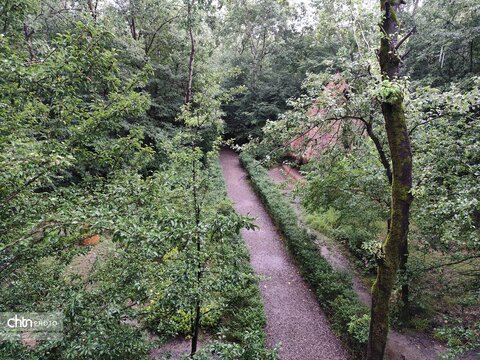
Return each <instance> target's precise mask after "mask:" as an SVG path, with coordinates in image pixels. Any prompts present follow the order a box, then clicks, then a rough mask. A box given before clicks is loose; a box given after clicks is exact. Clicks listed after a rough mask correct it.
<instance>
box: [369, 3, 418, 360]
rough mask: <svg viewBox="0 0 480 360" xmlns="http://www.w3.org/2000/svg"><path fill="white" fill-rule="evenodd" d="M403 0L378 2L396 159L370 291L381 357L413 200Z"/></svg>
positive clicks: (372, 345)
mask: <svg viewBox="0 0 480 360" xmlns="http://www.w3.org/2000/svg"><path fill="white" fill-rule="evenodd" d="M401 4H403V0H400V1H394V0H387V1H385V0H380V7H381V11H382V22H381V32H382V38H381V44H380V50H379V52H378V59H379V63H380V68H381V72H382V79H383V82H382V89H381V99H382V104H381V106H382V113H383V117H384V120H385V130H386V133H387V139H388V146H389V148H390V154H391V159H392V170H393V171H392V185H391V189H392V190H391V205H390V228H389V231H388V234H387V237H386V239H385V241H384V243H383V245H382V254H381V256H379V258H378V271H377V279H376V281H375V283H374V285H373V290H372V308H371V321H370V333H369V338H368V347H367V359H369V360H376V359H379V360H380V359H383V355H384V352H385V345H386V342H387V335H388V315H389V314H388V313H389V302H390V296H391V294H392V290H393V287H394V285H395V280H396V277H397V276H396V275H397V272H398V270H399V269H400V266H401V264H402V262H403V259H404V257H405V256H406V254H407V234H408V225H409V215H410V204H411V202H412V195H411V189H412V152H411V147H410V139H409V133H408V130H407V124H406V119H405V114H404V104H403V103H404V100H403V92H402V89H401V87H400V86H399V84H398V82H397V80H398V75H399V72H400V64H401V58H400V56H399V54H398V47H399V45H401V43H402V40H399V38H398V33H399V23H398V19H397V15H396V14H397V9H398V7H399V6H400V5H401Z"/></svg>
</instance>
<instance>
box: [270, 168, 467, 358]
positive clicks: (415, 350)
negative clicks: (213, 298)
mask: <svg viewBox="0 0 480 360" xmlns="http://www.w3.org/2000/svg"><path fill="white" fill-rule="evenodd" d="M268 173H269V176H270V179H271V180H272V181H273V182H276V183H279V184H283V187H284V189H285V190H284V194H285V195H286V196H289V193H290V191H291V190H292V189H293V188H294V185H295V183H296V182H298V181H304V179H303V177H302V175H301V174H300V173H299V172H298V171H297V170H296V169H293V168H290V167H289V166H286V165H282V166H278V167H275V168H272V169H270V170H269V172H268ZM290 200H291V197H290ZM292 202H293V206H294V208H295V211H296V213H297V215H298V217H299V219H300V222H301V223H302V225H303V226H306V224H305V221H304V220H303V214H302V211H301V208H300V204H299V202H298V200H292ZM307 230H308V231H309V232H311V233H313V234H314V235H315V236H316V238H317V240H318V241H317V245H318V248H319V250H320V253H321V254H322V256H323V257H324V258H325V259H326V260H327V261H328V262H329V263H330V265H332V267H334V268H336V269H341V270H345V271H349V272H350V273H351V274H352V275H353V290H355V292H356V293H357V294H358V297H359V298H360V300H361V301H362V302H363V303H364V304H366V305H368V306H370V304H371V302H372V298H371V295H370V292H369V290H368V288H367V287H366V286H365V284H363V283H362V282H361V281H360V279H359V277H358V276H357V275H356V274H355V270H354V269H353V267H352V266H351V264H350V261H349V260H348V258H347V257H346V256H345V255H344V254H343V253H342V251H341V250H340V249H339V248H338V247H337V246H335V245H334V244H332V243H331V241H326V240H323V241H322V239H324V235H322V234H320V233H318V232H317V231H315V230H313V229H310V228H309V227H307ZM446 350H447V349H446V347H445V346H444V345H443V344H440V343H439V342H437V341H435V340H434V339H432V338H431V337H430V336H428V335H427V334H422V333H411V334H404V333H399V332H397V331H395V330H390V332H389V334H388V342H387V348H386V349H385V357H386V358H387V359H389V360H406V359H408V360H437V359H439V358H440V354H441V353H443V352H445V351H446ZM460 359H462V360H469V359H470V357H468V356H462V357H460V358H459V360H460ZM472 359H474V358H472Z"/></svg>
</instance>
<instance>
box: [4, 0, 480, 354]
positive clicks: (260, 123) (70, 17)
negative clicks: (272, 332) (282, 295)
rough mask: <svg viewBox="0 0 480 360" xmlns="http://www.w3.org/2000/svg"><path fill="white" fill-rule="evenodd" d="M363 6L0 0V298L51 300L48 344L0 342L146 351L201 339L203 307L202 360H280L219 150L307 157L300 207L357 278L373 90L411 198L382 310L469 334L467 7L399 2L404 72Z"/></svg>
mask: <svg viewBox="0 0 480 360" xmlns="http://www.w3.org/2000/svg"><path fill="white" fill-rule="evenodd" d="M374 3H375V4H374ZM377 3H378V2H370V1H363V0H350V1H347V2H341V3H340V2H338V1H332V0H322V1H320V0H315V1H311V2H301V1H283V0H279V1H274V0H225V1H205V0H85V1H73V0H5V1H0V285H1V291H0V312H1V311H61V312H63V313H64V314H65V328H64V339H63V340H62V341H60V342H43V341H40V342H37V343H35V344H33V345H29V346H27V345H28V344H27V343H28V341H24V343H25V344H24V343H22V342H2V343H1V344H0V357H1V358H22V359H23V358H25V359H83V358H85V359H92V358H98V359H130V358H138V359H141V358H148V357H149V356H150V355H149V354H150V352H151V351H154V352H155V351H161V349H162V346H163V345H164V343H165V342H168V340H170V339H171V338H173V337H175V336H177V335H178V336H183V337H184V338H187V341H190V339H191V337H195V328H196V326H195V319H196V316H197V314H198V315H199V319H198V323H199V326H200V328H201V332H202V334H204V335H205V338H206V339H207V341H206V342H204V344H203V346H202V349H201V350H200V351H199V352H198V353H197V355H195V356H197V357H198V358H199V359H203V358H211V357H212V356H221V357H222V358H226V359H230V358H231V359H238V358H243V359H257V358H258V359H262V358H274V357H275V354H274V352H270V351H267V350H266V349H265V338H266V336H265V333H264V325H265V315H264V313H263V309H262V303H261V298H260V295H259V292H258V289H257V287H256V285H257V281H256V278H255V277H254V275H252V270H251V268H250V266H249V264H248V254H247V251H246V248H245V246H244V244H243V242H242V241H241V238H240V237H239V232H240V229H241V228H251V227H252V224H251V219H248V218H244V217H241V216H238V215H237V214H236V213H235V212H234V210H233V207H232V204H230V202H229V201H228V200H227V199H226V193H225V188H224V184H223V180H222V177H221V174H220V169H219V166H218V162H217V156H218V148H219V146H220V145H221V144H222V141H223V139H232V142H235V143H236V144H245V143H248V144H247V145H246V146H245V148H244V149H246V150H247V151H248V154H255V158H256V159H257V160H260V159H262V160H267V162H269V163H272V162H273V161H283V160H285V159H288V160H292V159H293V160H295V159H297V160H298V159H301V161H300V162H301V164H299V165H300V166H303V167H302V168H301V170H302V171H303V174H304V175H305V178H306V182H305V185H304V186H302V187H301V189H300V191H299V192H298V195H299V196H300V197H301V203H302V205H303V207H304V209H305V211H306V219H307V220H308V223H309V225H310V226H312V227H313V228H315V229H317V230H319V231H321V232H323V233H325V234H327V235H328V236H329V237H331V238H332V239H334V240H337V241H339V242H341V243H342V244H344V245H345V248H346V249H348V250H350V252H351V254H352V258H356V259H357V260H359V261H357V270H359V271H360V272H361V273H362V274H363V275H366V277H369V276H371V275H373V274H374V273H375V270H376V265H377V262H376V261H377V260H379V259H382V256H383V255H382V253H381V243H382V240H383V239H384V238H385V236H386V235H387V234H388V228H389V224H388V223H387V220H388V217H389V206H390V201H391V199H390V197H391V194H390V182H391V177H392V176H391V175H392V174H391V173H392V171H391V168H392V165H391V164H392V161H391V160H392V159H391V155H390V152H389V147H388V142H387V136H386V133H385V129H384V118H383V116H382V103H384V104H385V103H386V104H388V103H392V102H394V101H395V100H398V99H400V98H402V99H403V101H404V105H405V115H406V119H407V126H408V129H409V131H410V133H409V135H410V139H411V143H412V149H413V159H414V165H413V174H414V178H413V183H414V187H413V191H412V195H413V197H414V202H413V205H412V209H411V210H412V211H411V217H410V225H411V226H410V233H409V252H410V256H409V261H408V265H407V267H406V268H405V269H402V271H401V273H400V274H399V276H398V281H397V283H398V284H397V288H396V290H395V291H394V294H393V296H392V305H393V311H392V312H393V314H392V315H393V323H394V325H395V326H402V327H407V328H414V329H417V330H420V331H425V332H428V333H430V334H433V335H434V336H435V337H436V338H438V339H440V340H442V341H444V342H445V343H448V344H449V346H450V347H451V348H452V352H451V353H450V354H448V355H446V356H454V355H455V354H457V353H461V352H465V351H468V350H470V349H475V348H478V347H479V344H478V339H479V338H480V336H479V322H478V318H477V317H476V315H478V311H479V308H478V304H479V303H480V298H479V294H480V292H479V291H480V288H479V284H480V281H479V278H480V273H479V271H478V268H479V266H480V263H479V261H480V202H479V199H480V181H479V179H480V175H479V174H480V168H479V166H480V165H479V164H480V136H479V134H480V128H479V127H480V122H479V118H480V116H479V115H480V90H479V89H480V80H479V74H480V61H479V55H480V35H479V34H480V31H479V29H480V28H479V24H480V22H479V20H480V6H479V5H478V4H476V3H475V2H474V1H472V0H459V1H454V2H449V1H445V0H441V1H433V0H425V1H421V0H411V1H410V0H408V1H406V4H405V5H402V6H400V5H399V6H398V7H397V10H398V11H397V12H396V14H397V18H398V20H399V23H400V33H399V34H398V35H399V39H400V41H399V43H398V44H397V45H398V47H397V48H396V49H395V51H396V52H398V56H399V58H400V59H401V64H400V65H401V72H400V75H401V76H400V77H399V78H392V79H385V78H384V77H382V75H381V72H380V64H379V63H378V58H377V49H378V46H379V44H380V41H381V39H382V37H384V34H382V33H381V31H379V28H378V26H377V25H378V23H380V18H379V13H378V10H379V9H378V8H377V5H378V4H377ZM391 3H392V4H397V3H399V2H398V1H392V2H391ZM397 5H398V4H397ZM395 6H396V5H395ZM322 136H323V137H322ZM295 140H296V142H295ZM294 142H295V144H294ZM305 149H307V150H309V151H310V150H312V149H313V151H311V152H310V155H309V156H307V162H308V164H304V163H305V159H304V157H303V155H304V154H303V153H304V150H305ZM248 154H244V155H243V158H242V161H243V163H244V165H245V166H246V168H247V169H248V171H249V174H250V177H251V180H252V183H253V185H254V187H255V189H256V191H257V192H258V194H259V195H260V196H261V197H262V199H263V200H264V201H265V204H266V206H267V208H268V210H269V211H270V214H271V215H272V217H273V218H274V219H275V222H276V223H277V225H278V227H279V228H280V230H281V231H282V233H283V235H284V237H285V241H286V243H287V245H288V247H289V249H290V251H291V252H292V254H293V255H294V257H295V258H296V260H297V262H298V265H299V267H300V268H301V269H302V272H303V274H304V276H305V277H306V278H307V280H308V281H309V282H310V284H311V286H312V287H313V288H314V289H315V292H316V294H317V297H318V299H319V301H320V302H321V304H322V305H323V306H324V307H325V309H326V311H327V313H328V314H329V316H330V318H331V319H332V325H333V327H334V330H335V332H336V333H337V334H338V335H339V336H340V337H342V338H343V339H344V340H345V341H346V343H347V344H348V345H349V346H350V348H351V349H352V351H353V352H354V353H355V354H357V355H359V354H360V353H361V352H362V349H363V348H364V344H365V339H366V337H367V335H368V334H366V327H365V325H366V322H367V321H368V318H367V317H365V316H364V315H365V309H364V308H363V306H361V305H359V303H358V300H357V299H356V297H355V295H354V293H353V292H352V291H351V284H350V280H349V279H348V276H347V275H346V274H341V273H337V272H335V271H333V270H332V268H331V267H330V266H329V265H328V264H327V263H326V261H325V260H324V259H323V258H322V257H321V256H320V255H319V253H318V251H317V249H316V248H315V246H314V245H313V243H312V239H311V237H310V236H309V235H308V234H307V233H306V232H305V231H304V229H302V228H301V227H299V226H298V224H297V222H296V220H295V214H294V212H293V210H292V209H291V207H290V205H289V204H288V203H287V202H286V200H285V199H283V198H282V196H281V192H280V191H279V190H278V189H277V187H276V186H274V185H272V184H270V183H269V182H268V181H267V177H266V173H265V171H264V169H263V168H262V167H261V166H260V165H258V163H257V162H255V161H254V160H253V159H252V157H251V155H248ZM98 240H100V242H99V243H98V244H96V242H97V241H98ZM88 244H90V245H88ZM406 286H407V287H409V296H410V299H409V304H408V309H407V310H408V311H405V307H404V306H403V305H405V304H402V300H401V295H400V294H401V292H402V289H404V288H405V287H406ZM193 342H194V341H193ZM219 354H220V355H219Z"/></svg>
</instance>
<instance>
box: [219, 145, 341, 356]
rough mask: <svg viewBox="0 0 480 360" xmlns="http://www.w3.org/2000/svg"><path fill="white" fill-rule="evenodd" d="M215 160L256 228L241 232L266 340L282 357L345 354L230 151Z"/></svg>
mask: <svg viewBox="0 0 480 360" xmlns="http://www.w3.org/2000/svg"><path fill="white" fill-rule="evenodd" d="M220 163H221V166H222V169H223V173H224V177H225V181H226V184H227V192H228V196H229V197H230V198H231V199H232V200H233V201H234V203H235V209H236V210H237V212H239V213H240V214H242V215H248V216H251V217H254V218H255V219H256V221H255V223H256V224H257V225H258V226H259V230H256V231H243V232H242V237H243V238H244V240H245V242H246V244H247V246H248V249H249V251H250V257H251V264H252V267H253V269H254V271H255V273H256V274H258V275H260V276H262V278H263V280H262V281H261V282H260V290H261V294H262V298H263V302H264V306H265V312H266V316H267V327H266V333H267V343H268V344H267V345H268V346H269V347H273V346H275V345H276V344H278V343H281V350H280V358H281V359H284V360H297V359H298V360H310V359H311V360H314V359H315V360H321V359H325V360H327V359H328V360H335V359H348V358H349V356H348V353H347V351H346V350H345V349H344V348H343V346H342V344H341V342H340V340H339V339H338V338H337V337H336V336H335V335H334V334H333V333H332V331H331V330H330V326H329V323H328V320H327V318H326V316H325V314H324V313H323V312H322V310H321V308H320V306H319V305H318V302H317V300H316V298H315V296H314V294H313V293H312V291H311V290H310V288H309V287H308V285H307V284H306V282H305V281H304V280H303V279H302V277H301V276H300V274H299V272H298V270H297V268H296V266H295V264H294V262H293V260H292V259H291V257H290V255H289V254H288V252H287V250H286V248H285V246H284V244H283V242H282V240H281V238H280V235H279V233H278V231H277V230H276V228H275V226H274V224H273V223H272V220H271V219H270V216H269V215H268V213H267V211H266V210H265V208H264V207H263V205H262V202H261V200H260V199H259V198H258V197H257V195H256V194H255V192H254V191H253V189H252V188H251V186H250V184H249V182H248V180H247V174H246V172H245V170H244V169H243V168H242V167H241V165H240V161H239V159H238V156H237V154H235V152H233V151H231V150H228V149H224V150H222V152H221V154H220Z"/></svg>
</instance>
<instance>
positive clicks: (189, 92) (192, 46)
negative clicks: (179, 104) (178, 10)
mask: <svg viewBox="0 0 480 360" xmlns="http://www.w3.org/2000/svg"><path fill="white" fill-rule="evenodd" d="M193 5H194V2H193V1H192V3H188V6H187V13H188V21H189V22H190V24H189V25H188V35H189V37H190V59H189V61H188V78H187V88H186V90H185V104H188V103H189V102H190V101H192V85H193V62H194V61H195V37H194V36H193V29H192V27H193V26H192V24H191V22H192V7H193Z"/></svg>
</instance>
